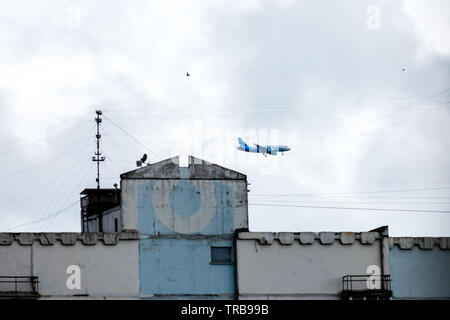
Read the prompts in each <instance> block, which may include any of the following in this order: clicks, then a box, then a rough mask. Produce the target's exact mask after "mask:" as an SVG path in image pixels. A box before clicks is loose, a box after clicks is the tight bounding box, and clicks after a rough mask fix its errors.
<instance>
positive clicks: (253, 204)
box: [249, 203, 450, 213]
mask: <svg viewBox="0 0 450 320" xmlns="http://www.w3.org/2000/svg"><path fill="white" fill-rule="evenodd" d="M249 206H265V207H287V208H313V209H338V210H364V211H367V210H370V211H404V212H428V213H430V212H431V213H450V211H448V210H413V209H377V208H354V207H323V206H303V205H283V204H268V203H267V204H266V203H249Z"/></svg>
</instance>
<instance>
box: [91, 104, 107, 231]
mask: <svg viewBox="0 0 450 320" xmlns="http://www.w3.org/2000/svg"><path fill="white" fill-rule="evenodd" d="M95 113H96V114H97V117H96V118H95V122H96V123H97V135H96V138H97V152H96V153H95V157H92V161H95V162H97V179H96V181H97V205H98V206H99V205H100V161H105V157H100V155H101V153H100V138H101V137H102V136H101V135H100V123H101V122H102V119H101V118H100V116H101V115H102V111H101V110H96V111H95ZM98 219H99V222H98V226H99V232H103V217H102V212H101V211H100V210H99V211H98Z"/></svg>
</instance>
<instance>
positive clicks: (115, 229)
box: [114, 219, 119, 232]
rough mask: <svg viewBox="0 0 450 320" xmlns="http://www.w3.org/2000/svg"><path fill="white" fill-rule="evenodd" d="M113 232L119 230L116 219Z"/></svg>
mask: <svg viewBox="0 0 450 320" xmlns="http://www.w3.org/2000/svg"><path fill="white" fill-rule="evenodd" d="M114 232H119V226H118V223H117V219H114Z"/></svg>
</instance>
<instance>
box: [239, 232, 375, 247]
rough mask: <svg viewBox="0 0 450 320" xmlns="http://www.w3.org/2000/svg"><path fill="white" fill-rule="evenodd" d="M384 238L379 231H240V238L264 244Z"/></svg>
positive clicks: (370, 241) (366, 240)
mask: <svg viewBox="0 0 450 320" xmlns="http://www.w3.org/2000/svg"><path fill="white" fill-rule="evenodd" d="M381 238H382V235H380V233H379V232H375V231H370V232H358V233H356V232H298V233H294V232H240V233H238V239H239V240H258V241H259V243H260V244H262V245H270V244H272V243H273V242H274V241H275V240H278V241H279V242H280V244H283V245H292V244H293V243H294V242H297V243H300V244H302V245H309V244H313V242H314V241H316V240H317V241H318V242H319V243H320V244H322V245H330V244H333V243H334V242H335V241H339V242H340V243H341V244H343V245H351V244H353V243H354V242H355V241H359V242H360V243H361V244H365V245H371V244H374V243H375V241H376V240H379V239H381Z"/></svg>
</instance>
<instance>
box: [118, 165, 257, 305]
mask: <svg viewBox="0 0 450 320" xmlns="http://www.w3.org/2000/svg"><path fill="white" fill-rule="evenodd" d="M121 189H122V192H123V198H122V214H123V218H124V220H123V223H124V224H123V228H124V229H125V230H130V229H136V230H138V232H139V270H140V293H141V296H142V297H143V298H163V299H164V298H168V299H176V298H185V297H189V298H205V297H209V298H229V299H232V298H234V297H235V279H234V274H235V262H236V261H235V259H234V252H235V248H234V241H233V236H234V231H235V230H237V229H242V228H248V221H247V216H248V214H247V178H246V176H245V175H243V174H241V173H238V172H235V171H232V170H229V169H226V168H223V167H220V166H218V165H215V164H211V163H207V162H206V161H203V160H201V159H197V158H194V157H189V165H188V167H180V166H179V159H178V157H174V158H172V159H168V160H165V161H161V162H159V163H156V164H154V165H150V166H147V167H143V168H140V169H138V170H134V171H132V172H129V173H125V174H123V175H121Z"/></svg>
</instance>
